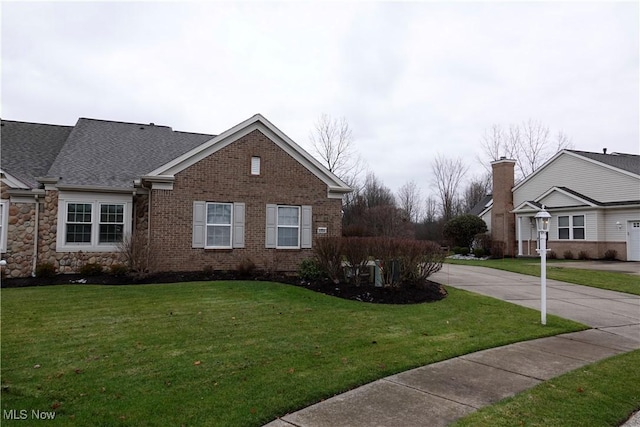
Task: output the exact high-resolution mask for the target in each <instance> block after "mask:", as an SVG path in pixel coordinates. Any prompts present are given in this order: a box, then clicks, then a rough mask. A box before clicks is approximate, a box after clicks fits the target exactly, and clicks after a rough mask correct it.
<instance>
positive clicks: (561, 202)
mask: <svg viewBox="0 0 640 427" xmlns="http://www.w3.org/2000/svg"><path fill="white" fill-rule="evenodd" d="M539 202H540V203H541V204H543V205H545V206H547V207H549V208H554V207H560V206H577V205H584V204H585V203H584V202H581V201H579V200H576V198H575V197H570V196H567V195H566V194H562V193H561V192H559V191H554V192H552V193H551V194H549V195H548V196H547V197H545V198H543V199H541V200H539Z"/></svg>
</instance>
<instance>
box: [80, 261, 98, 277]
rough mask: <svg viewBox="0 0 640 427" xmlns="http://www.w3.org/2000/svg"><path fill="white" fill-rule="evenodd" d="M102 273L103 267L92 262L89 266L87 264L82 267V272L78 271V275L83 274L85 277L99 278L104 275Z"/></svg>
mask: <svg viewBox="0 0 640 427" xmlns="http://www.w3.org/2000/svg"><path fill="white" fill-rule="evenodd" d="M102 272H103V270H102V266H101V265H100V264H98V263H97V262H90V263H88V264H85V265H83V266H82V267H80V270H78V273H80V274H82V275H83V276H98V275H100V274H102Z"/></svg>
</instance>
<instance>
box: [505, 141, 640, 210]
mask: <svg viewBox="0 0 640 427" xmlns="http://www.w3.org/2000/svg"><path fill="white" fill-rule="evenodd" d="M554 186H555V187H567V188H570V189H572V190H574V191H577V192H578V193H581V194H584V195H585V196H587V197H590V198H592V199H595V200H597V201H599V202H614V201H622V200H638V198H640V190H639V188H640V178H637V177H632V176H629V175H626V174H624V173H622V172H618V171H616V170H612V169H609V168H607V167H606V166H603V165H600V164H595V163H592V162H590V161H587V160H585V159H582V158H578V157H575V156H573V155H571V154H567V153H565V154H562V155H560V156H559V157H558V158H556V159H555V160H554V161H553V162H552V163H549V164H548V165H547V166H545V168H544V169H542V170H540V171H539V173H538V174H536V175H534V176H532V177H531V178H530V179H529V180H528V181H526V182H524V183H523V184H522V185H521V186H519V187H518V188H517V189H516V190H515V191H514V194H513V204H514V206H518V205H520V204H521V203H522V202H525V201H527V200H535V199H536V198H537V197H539V196H540V195H541V194H543V193H544V192H545V191H547V190H549V189H550V188H553V187H554Z"/></svg>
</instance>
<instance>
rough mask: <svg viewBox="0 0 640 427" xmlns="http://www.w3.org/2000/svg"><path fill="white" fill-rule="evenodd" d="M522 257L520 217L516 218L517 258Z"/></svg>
mask: <svg viewBox="0 0 640 427" xmlns="http://www.w3.org/2000/svg"><path fill="white" fill-rule="evenodd" d="M522 255H523V253H522V216H518V256H522Z"/></svg>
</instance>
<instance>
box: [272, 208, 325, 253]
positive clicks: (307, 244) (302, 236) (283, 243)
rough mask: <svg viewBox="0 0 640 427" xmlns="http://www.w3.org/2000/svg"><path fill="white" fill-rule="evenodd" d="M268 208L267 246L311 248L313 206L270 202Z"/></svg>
mask: <svg viewBox="0 0 640 427" xmlns="http://www.w3.org/2000/svg"><path fill="white" fill-rule="evenodd" d="M266 210H267V218H266V219H267V226H266V230H265V237H266V239H265V247H266V248H276V249H307V248H311V246H312V240H313V231H312V227H313V221H312V218H313V217H312V214H311V206H287V205H272V204H269V205H267V209H266Z"/></svg>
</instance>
